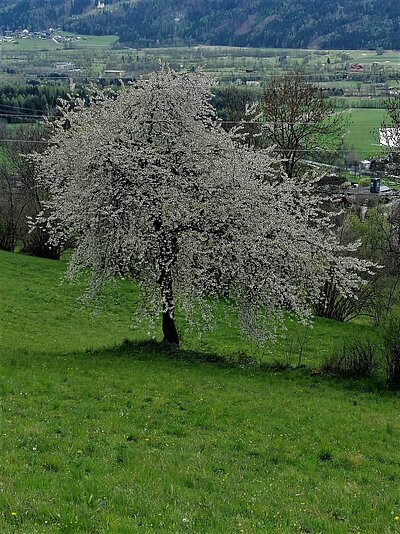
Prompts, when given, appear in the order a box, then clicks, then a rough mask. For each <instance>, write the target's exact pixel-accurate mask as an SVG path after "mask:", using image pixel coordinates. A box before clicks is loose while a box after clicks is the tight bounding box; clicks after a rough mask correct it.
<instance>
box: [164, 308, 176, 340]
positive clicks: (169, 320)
mask: <svg viewBox="0 0 400 534" xmlns="http://www.w3.org/2000/svg"><path fill="white" fill-rule="evenodd" d="M162 329H163V336H164V337H163V343H173V344H175V345H176V346H177V347H179V335H178V332H177V330H176V326H175V319H174V317H173V313H172V317H171V312H170V311H168V310H166V311H163V314H162Z"/></svg>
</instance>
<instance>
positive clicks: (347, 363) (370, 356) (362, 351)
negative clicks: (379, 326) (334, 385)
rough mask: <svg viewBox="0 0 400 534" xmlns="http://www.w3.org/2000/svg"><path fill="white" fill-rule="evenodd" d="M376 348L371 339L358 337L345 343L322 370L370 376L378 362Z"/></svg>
mask: <svg viewBox="0 0 400 534" xmlns="http://www.w3.org/2000/svg"><path fill="white" fill-rule="evenodd" d="M375 352H376V351H375V348H374V346H373V344H372V342H371V341H370V340H361V339H356V340H354V341H352V342H351V343H350V344H349V345H346V344H344V345H343V347H342V349H341V351H340V352H338V353H336V354H333V355H332V356H331V357H330V358H329V359H328V360H326V362H325V363H324V364H323V366H322V369H321V370H322V371H323V372H327V373H333V374H338V375H342V376H348V377H369V376H371V375H372V373H373V371H374V368H375V366H376V365H375V364H376V353H375Z"/></svg>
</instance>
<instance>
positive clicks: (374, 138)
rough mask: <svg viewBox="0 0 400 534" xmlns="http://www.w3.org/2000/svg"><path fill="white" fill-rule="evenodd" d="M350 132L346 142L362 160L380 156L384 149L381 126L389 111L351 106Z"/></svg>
mask: <svg viewBox="0 0 400 534" xmlns="http://www.w3.org/2000/svg"><path fill="white" fill-rule="evenodd" d="M348 112H349V114H350V123H349V128H348V130H349V133H348V134H347V135H346V136H345V139H344V140H345V144H346V146H347V147H349V149H353V150H354V152H355V154H356V156H357V157H358V158H359V159H360V160H361V159H365V158H370V157H374V156H375V157H377V156H378V157H379V156H382V154H383V149H382V148H381V147H380V146H379V128H380V126H381V124H382V121H383V120H384V118H385V117H386V115H387V113H386V110H384V109H373V108H372V109H363V108H357V109H356V108H350V109H349V110H348Z"/></svg>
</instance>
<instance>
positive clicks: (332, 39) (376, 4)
mask: <svg viewBox="0 0 400 534" xmlns="http://www.w3.org/2000/svg"><path fill="white" fill-rule="evenodd" d="M97 4H98V2H97V0H61V1H60V0H17V1H14V0H13V1H12V2H11V0H3V2H2V6H3V7H0V27H2V28H3V29H7V28H8V29H15V27H20V28H22V27H27V28H28V29H31V30H41V29H44V28H46V27H49V26H57V25H62V26H63V28H64V29H68V30H73V31H76V32H80V33H86V34H118V35H119V36H120V40H121V41H122V42H129V43H131V44H133V45H135V46H143V47H145V46H155V45H158V44H164V45H165V44H190V43H192V44H198V43H202V44H215V45H237V46H253V47H255V46H266V47H293V48H303V47H304V48H307V47H311V48H339V49H340V48H377V47H383V48H390V49H398V48H399V47H400V3H399V2H398V0H346V2H343V1H341V0H326V1H325V2H315V0H298V1H295V0H287V1H286V2H282V1H281V0H252V1H251V2H248V3H244V2H243V1H242V0H136V1H132V0H130V1H129V0H123V1H121V0H105V1H104V4H105V5H104V7H100V8H99V7H97Z"/></svg>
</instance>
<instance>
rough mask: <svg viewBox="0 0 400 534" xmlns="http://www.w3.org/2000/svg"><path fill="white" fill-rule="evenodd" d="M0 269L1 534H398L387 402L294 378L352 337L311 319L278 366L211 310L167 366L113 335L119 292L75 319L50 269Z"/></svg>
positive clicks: (56, 268) (344, 328) (357, 388)
mask: <svg viewBox="0 0 400 534" xmlns="http://www.w3.org/2000/svg"><path fill="white" fill-rule="evenodd" d="M0 264H1V269H0V290H1V294H2V298H1V300H0V308H1V313H0V335H1V348H0V358H1V367H2V375H1V384H0V388H1V392H2V395H1V410H2V432H1V440H2V462H1V467H0V470H1V479H2V491H1V492H0V500H1V510H2V511H1V514H0V525H1V531H2V532H4V533H8V532H9V533H11V532H30V533H36V532H37V533H38V532H42V531H43V530H44V531H45V532H54V533H56V532H65V533H80V532H81V533H87V532H96V533H97V532H99V533H100V532H104V533H105V532H109V533H118V534H119V533H131V532H142V531H144V532H186V531H190V532H199V533H200V532H228V531H229V532H248V533H255V532H260V533H261V532H280V533H286V532H287V533H291V532H297V531H299V532H301V531H303V532H306V531H308V532H335V533H336V532H337V533H347V532H352V531H361V532H387V533H389V532H396V531H397V530H398V521H399V516H400V495H399V491H398V488H399V477H400V467H399V466H400V453H399V451H398V440H399V438H400V435H399V425H398V422H399V398H398V395H397V394H396V393H394V392H390V391H389V390H382V389H381V387H380V385H379V383H377V382H374V381H371V380H360V381H354V380H352V381H351V382H347V381H346V380H345V379H332V378H329V376H325V377H322V378H321V377H320V376H318V375H312V374H310V372H309V371H310V370H311V369H313V368H315V367H318V366H319V365H320V364H321V362H322V361H323V360H324V359H325V358H326V356H327V355H329V354H330V353H331V352H332V351H333V350H334V348H335V346H338V345H339V344H340V343H341V342H342V341H343V339H346V338H350V337H351V336H352V335H355V334H356V333H358V334H362V335H365V336H368V335H371V334H372V336H376V335H377V333H376V332H375V331H373V330H372V329H371V327H370V326H369V325H367V324H362V323H357V322H355V323H351V324H340V323H337V322H334V321H329V320H317V321H316V323H315V327H314V329H313V330H311V331H310V340H309V342H308V344H307V351H306V354H305V357H304V363H305V364H306V367H305V368H302V369H299V370H297V371H296V370H292V371H288V370H287V371H278V368H274V367H268V366H267V367H265V368H264V369H263V368H262V367H260V366H259V365H257V363H258V364H259V363H260V361H264V362H265V363H267V362H271V363H273V361H274V358H276V357H277V354H276V353H274V354H273V355H270V354H268V352H257V351H255V350H251V349H250V350H248V351H247V352H246V354H247V358H245V357H244V354H245V351H246V348H247V347H248V345H247V344H245V343H244V341H243V340H242V339H241V336H240V335H239V334H238V332H237V331H236V329H235V328H234V326H232V327H228V326H227V324H226V321H225V319H223V318H222V317H223V316H222V313H221V316H220V318H221V320H220V322H219V327H218V329H217V332H216V334H214V336H213V342H212V346H213V349H212V350H211V349H210V348H209V347H210V346H209V345H208V342H207V336H206V337H205V338H203V339H202V340H199V339H198V338H197V336H192V335H190V334H188V335H187V337H186V338H185V340H184V346H183V350H182V352H180V354H179V355H178V354H174V353H173V352H172V353H171V352H163V351H162V350H160V347H159V346H158V345H155V344H152V343H151V342H143V339H144V338H145V332H144V331H141V330H140V329H139V330H136V329H131V330H129V328H128V327H127V325H129V323H130V318H131V316H130V315H131V312H132V311H134V309H135V305H136V302H135V291H134V290H133V291H132V286H131V284H129V283H127V282H124V281H122V282H120V283H118V284H117V285H116V286H115V287H114V288H113V289H110V290H108V295H107V299H106V301H105V305H104V307H103V308H102V309H100V310H99V311H98V313H95V314H93V313H92V310H90V309H86V310H82V309H81V308H80V306H79V305H78V304H77V302H76V297H77V296H78V294H79V291H80V288H79V287H71V286H69V285H68V284H66V283H60V282H61V279H60V277H61V275H62V273H63V271H64V269H65V263H64V262H63V261H62V262H54V261H50V260H43V259H38V258H34V257H27V256H21V255H12V254H9V253H5V252H1V253H0ZM221 311H222V310H221ZM181 326H183V325H181ZM296 328H297V327H296V326H294V325H290V324H289V329H291V330H290V331H289V332H290V334H291V335H292V336H293V337H294V336H295V335H296ZM126 338H127V339H129V341H125V342H124V341H123V340H124V339H126ZM284 350H285V349H284V344H281V346H280V348H279V351H282V352H281V354H283V351H284ZM224 354H225V358H224V357H223V355H224ZM235 354H236V356H235ZM221 355H222V356H221ZM229 355H230V357H229ZM235 358H236V359H235ZM274 369H275V370H274Z"/></svg>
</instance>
